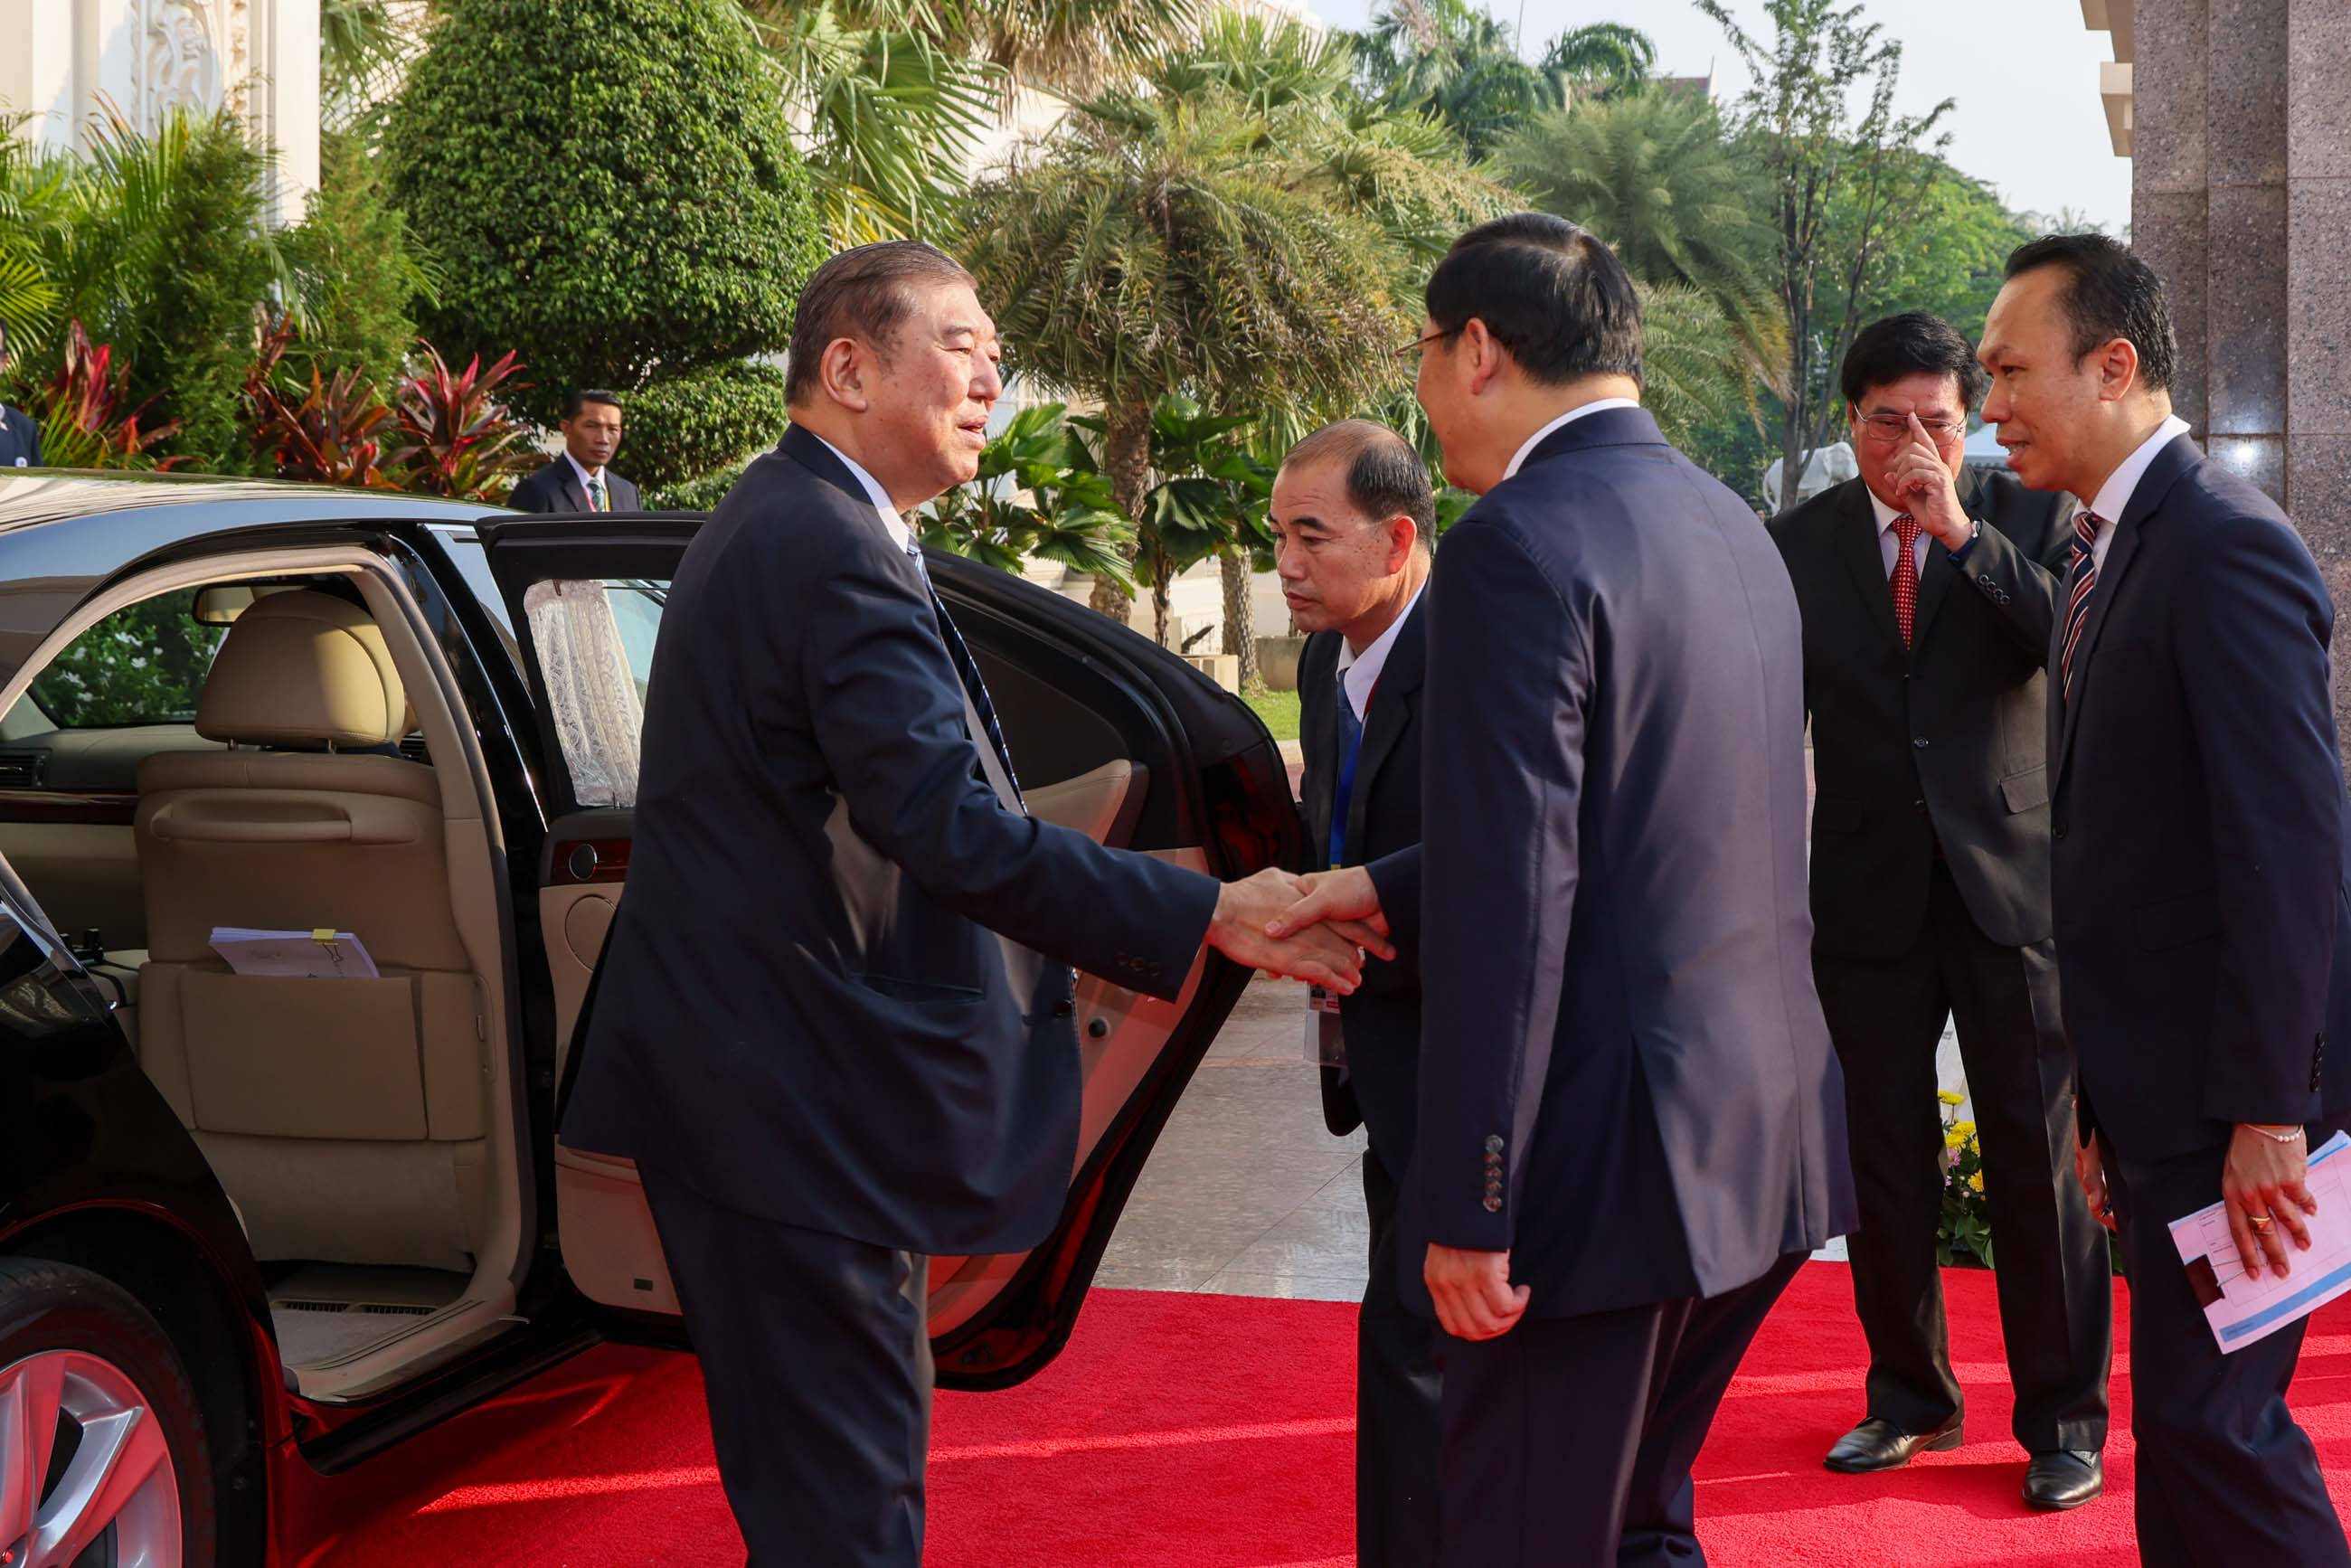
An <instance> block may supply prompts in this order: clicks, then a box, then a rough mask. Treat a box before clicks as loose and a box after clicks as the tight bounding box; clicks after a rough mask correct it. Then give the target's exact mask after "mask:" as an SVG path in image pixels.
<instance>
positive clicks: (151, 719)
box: [31, 588, 228, 729]
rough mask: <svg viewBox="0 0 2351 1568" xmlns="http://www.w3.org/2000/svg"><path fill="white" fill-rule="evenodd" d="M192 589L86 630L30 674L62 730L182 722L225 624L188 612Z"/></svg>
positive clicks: (191, 713) (190, 714)
mask: <svg viewBox="0 0 2351 1568" xmlns="http://www.w3.org/2000/svg"><path fill="white" fill-rule="evenodd" d="M196 592H197V591H196V590H195V589H193V588H184V589H182V590H180V591H178V592H175V593H166V594H162V595H159V596H158V597H156V598H153V599H147V600H141V601H140V602H138V603H137V604H133V605H130V606H128V607H126V608H124V609H121V610H118V611H116V612H114V613H113V614H111V615H110V616H108V617H107V618H106V619H105V620H103V621H100V622H99V623H98V624H97V625H95V626H92V627H91V628H90V629H89V631H87V632H83V633H82V634H81V635H80V636H78V637H77V638H75V639H74V640H73V642H72V643H69V644H68V645H67V647H66V651H65V652H64V653H60V654H58V655H57V658H55V659H54V660H52V661H50V664H49V666H48V668H47V669H45V670H43V671H42V672H41V673H40V674H39V675H37V676H36V677H35V678H34V681H33V685H32V692H31V695H32V698H33V700H34V702H36V703H37V704H38V705H39V706H40V708H41V711H42V712H43V713H44V714H46V715H47V716H48V719H49V722H50V723H52V724H54V725H56V726H57V727H58V728H60V729H100V728H108V727H117V726H121V725H134V724H188V723H191V722H193V720H194V718H195V716H196V694H197V693H199V692H201V691H203V690H204V676H205V674H206V673H207V672H209V671H210V670H211V669H212V667H213V655H214V653H218V652H219V651H220V645H221V639H222V638H223V637H225V636H226V635H227V634H228V628H227V627H225V626H207V625H204V623H203V622H199V621H197V620H195V619H194V618H193V615H192V614H191V611H192V609H193V605H194V603H195V597H196Z"/></svg>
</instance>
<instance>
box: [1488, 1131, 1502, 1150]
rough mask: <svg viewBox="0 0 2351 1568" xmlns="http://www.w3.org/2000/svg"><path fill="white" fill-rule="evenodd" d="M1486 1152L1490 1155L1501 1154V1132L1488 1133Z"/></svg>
mask: <svg viewBox="0 0 2351 1568" xmlns="http://www.w3.org/2000/svg"><path fill="white" fill-rule="evenodd" d="M1486 1152H1487V1153H1488V1154H1489V1155H1499V1154H1500V1153H1501V1152H1502V1134H1499V1133H1489V1134H1487V1135H1486Z"/></svg>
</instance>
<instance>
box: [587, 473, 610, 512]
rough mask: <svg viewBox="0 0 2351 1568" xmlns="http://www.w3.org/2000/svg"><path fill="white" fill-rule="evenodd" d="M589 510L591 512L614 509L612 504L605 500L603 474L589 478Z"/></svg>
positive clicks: (592, 475) (591, 475)
mask: <svg viewBox="0 0 2351 1568" xmlns="http://www.w3.org/2000/svg"><path fill="white" fill-rule="evenodd" d="M588 509H589V510H590V511H591V512H609V511H611V509H612V506H611V502H610V501H608V500H606V499H605V498H604V476H602V475H601V474H590V475H589V476H588Z"/></svg>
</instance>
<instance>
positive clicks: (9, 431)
mask: <svg viewBox="0 0 2351 1568" xmlns="http://www.w3.org/2000/svg"><path fill="white" fill-rule="evenodd" d="M40 465H41V426H40V423H39V422H37V420H35V419H34V418H33V416H32V415H31V414H29V413H26V412H25V411H24V410H23V409H21V408H5V407H0V468H38V467H39V466H40Z"/></svg>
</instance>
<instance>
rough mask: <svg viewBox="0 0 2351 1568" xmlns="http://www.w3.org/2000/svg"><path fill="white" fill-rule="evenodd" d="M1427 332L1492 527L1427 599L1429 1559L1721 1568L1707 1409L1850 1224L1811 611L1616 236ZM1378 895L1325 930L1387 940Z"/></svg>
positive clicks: (1426, 392) (1489, 234)
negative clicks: (1814, 903) (1815, 934)
mask: <svg viewBox="0 0 2351 1568" xmlns="http://www.w3.org/2000/svg"><path fill="white" fill-rule="evenodd" d="M1427 311H1428V319H1427V322H1426V326H1425V327H1424V328H1423V329H1422V333H1421V336H1420V340H1419V341H1418V343H1417V344H1416V348H1417V349H1418V351H1419V356H1420V362H1419V394H1420V402H1421V405H1422V407H1423V408H1424V409H1426V412H1427V414H1428V422H1429V427H1430V429H1431V430H1432V431H1433V432H1434V433H1435V434H1436V435H1437V440H1438V441H1439V442H1440V443H1442V444H1443V446H1444V449H1445V469H1446V474H1447V477H1448V478H1450V479H1451V480H1452V481H1453V482H1454V483H1455V484H1458V485H1459V486H1463V487H1464V488H1466V489H1469V490H1473V491H1476V492H1478V493H1479V496H1480V497H1481V498H1480V499H1479V502H1478V503H1477V505H1475V506H1474V507H1471V508H1470V509H1469V510H1468V512H1467V513H1466V514H1464V516H1463V517H1462V518H1461V520H1460V522H1459V523H1458V524H1456V525H1455V527H1454V528H1453V530H1452V531H1451V532H1450V533H1448V534H1447V536H1446V538H1445V542H1444V544H1443V546H1442V548H1441V549H1440V550H1439V552H1438V553H1439V554H1440V555H1441V556H1442V557H1443V560H1442V563H1441V566H1440V569H1439V570H1437V572H1436V573H1435V575H1434V576H1433V578H1432V579H1431V582H1432V587H1431V588H1430V591H1429V609H1430V612H1431V618H1430V622H1429V669H1428V680H1427V685H1426V690H1425V692H1424V694H1423V708H1422V711H1423V714H1424V716H1425V717H1424V720H1423V740H1422V754H1423V758H1424V762H1423V766H1424V768H1425V769H1426V778H1425V780H1424V784H1423V789H1424V791H1425V800H1424V802H1423V810H1424V816H1425V825H1426V835H1425V837H1424V839H1423V841H1422V846H1421V862H1422V873H1421V900H1420V904H1421V908H1420V933H1419V934H1420V942H1421V946H1420V951H1421V984H1422V990H1423V995H1424V998H1425V1017H1426V1020H1427V1032H1426V1039H1425V1040H1424V1042H1423V1049H1422V1053H1421V1067H1420V1097H1419V1098H1420V1105H1419V1123H1418V1138H1417V1141H1416V1145H1415V1149H1414V1154H1413V1166H1412V1173H1411V1175H1410V1176H1409V1177H1408V1178H1407V1180H1406V1183H1405V1200H1404V1211H1403V1215H1402V1218H1400V1220H1399V1225H1400V1228H1401V1231H1402V1235H1403V1236H1404V1238H1405V1246H1404V1247H1403V1248H1401V1249H1399V1250H1400V1252H1401V1254H1402V1257H1403V1259H1404V1260H1405V1263H1406V1264H1407V1267H1408V1268H1409V1265H1411V1264H1412V1263H1415V1262H1416V1263H1417V1264H1418V1267H1417V1268H1409V1273H1410V1276H1411V1279H1412V1281H1413V1282H1415V1283H1416V1284H1422V1285H1424V1286H1425V1288H1426V1291H1427V1292H1428V1294H1429V1297H1430V1300H1431V1302H1432V1304H1433V1306H1434V1308H1435V1311H1436V1314H1437V1321H1438V1322H1439V1323H1440V1324H1441V1325H1442V1326H1443V1328H1444V1330H1445V1332H1446V1333H1447V1335H1448V1336H1449V1337H1448V1338H1447V1340H1446V1341H1444V1342H1443V1344H1442V1349H1441V1353H1440V1359H1441V1362H1442V1364H1443V1368H1444V1392H1443V1437H1442V1452H1441V1456H1440V1459H1439V1463H1438V1482H1437V1487H1438V1494H1437V1495H1438V1503H1437V1510H1438V1512H1437V1528H1438V1538H1439V1539H1438V1552H1437V1557H1436V1559H1435V1561H1437V1562H1438V1563H1445V1564H1458V1565H1461V1568H1470V1565H1475V1568H1496V1565H1499V1564H1510V1563H1546V1564H1548V1563H1576V1564H1596V1563H1660V1564H1662V1563H1689V1562H1700V1561H1703V1553H1702V1552H1700V1551H1699V1548H1698V1538H1697V1535H1696V1532H1695V1528H1694V1524H1693V1519H1692V1512H1693V1495H1694V1492H1693V1487H1692V1483H1691V1479H1690V1465H1691V1463H1692V1461H1693V1460H1694V1459H1695V1458H1697V1455H1698V1448H1699V1445H1700V1444H1701V1443H1702V1442H1703V1441H1704V1440H1705V1437H1706V1433H1707V1428H1708V1426H1709V1425H1710V1424H1711V1423H1712V1421H1713V1418H1714V1412H1715V1409H1716V1407H1717V1406H1718V1405H1719V1403H1720V1400H1721V1398H1722V1395H1723V1392H1724V1390H1725V1389H1726V1388H1727V1387H1728V1386H1729V1382H1730V1377H1731V1375H1732V1373H1733V1372H1734V1371H1736V1370H1737V1368H1738V1365H1739V1361H1740V1357H1741V1356H1742V1355H1743V1354H1745V1352H1746V1349H1747V1345H1748V1343H1750V1341H1751V1340H1752V1338H1753V1337H1754V1334H1755V1331H1756V1329H1757V1328H1758V1327H1759V1326H1760V1325H1761V1322H1762V1320H1763V1317H1764V1314H1765V1313H1766V1312H1768V1311H1769V1310H1770V1308H1771V1303H1772V1302H1773V1301H1775V1300H1777V1299H1778V1297H1779V1294H1780V1292H1781V1291H1782V1289H1784V1288H1785V1286H1786V1284H1787V1282H1788V1281H1789V1279H1790V1278H1791V1277H1792V1275H1793V1274H1794V1272H1795V1270H1796V1269H1797V1267H1798V1265H1800V1264H1801V1263H1802V1261H1803V1259H1804V1256H1805V1255H1806V1254H1807V1253H1808V1252H1809V1251H1810V1250H1811V1249H1813V1248H1815V1247H1817V1246H1819V1245H1820V1244H1822V1243H1823V1242H1824V1241H1826V1240H1827V1239H1829V1238H1830V1237H1831V1236H1833V1235H1835V1234H1837V1233H1838V1232H1840V1231H1842V1230H1844V1229H1846V1228H1849V1227H1850V1225H1851V1223H1852V1218H1853V1183H1852V1175H1851V1172H1850V1170H1849V1169H1848V1167H1847V1165H1846V1159H1845V1148H1844V1136H1843V1132H1844V1099H1843V1092H1842V1086H1841V1082H1840V1079H1839V1075H1838V1071H1837V1065H1836V1060H1835V1057H1834V1054H1833V1053H1832V1051H1831V1050H1830V1047H1829V1039H1828V1030H1827V1027H1826V1025H1825V1024H1823V1021H1822V1019H1821V1008H1820V1000H1819V998H1818V997H1816V996H1815V995H1814V993H1813V975H1812V965H1811V957H1810V948H1811V945H1812V921H1811V919H1810V918H1809V917H1808V916H1807V915H1806V914H1805V912H1804V762H1803V744H1804V739H1803V730H1804V716H1803V649H1802V632H1801V627H1800V623H1799V619H1798V614H1797V610H1796V599H1795V595H1794V593H1793V592H1792V591H1790V589H1789V586H1788V574H1787V571H1786V570H1785V569H1784V568H1783V567H1782V565H1781V564H1780V559H1779V556H1778V554H1777V553H1776V552H1775V551H1774V550H1773V549H1772V548H1771V539H1770V538H1768V537H1767V536H1766V535H1765V533H1764V530H1763V527H1762V525H1761V523H1760V522H1759V521H1757V519H1756V517H1755V515H1754V513H1753V512H1752V511H1751V510H1750V509H1749V508H1748V507H1746V506H1744V505H1743V504H1741V502H1740V499H1739V497H1736V496H1734V495H1733V494H1731V492H1730V491H1729V490H1728V489H1726V488H1724V487H1723V486H1722V485H1720V484H1719V483H1718V482H1717V481H1715V480H1714V479H1712V478H1710V477H1708V476H1707V475H1706V474H1704V473H1702V472H1701V471H1699V470H1698V468H1697V467H1696V466H1695V465H1692V464H1691V463H1690V462H1689V460H1688V459H1687V458H1685V457H1683V456H1682V455H1680V454H1679V453H1677V452H1676V451H1675V450H1674V449H1673V448H1672V447H1671V446H1669V445H1667V444H1666V441H1665V439H1664V438H1663V437H1662V436H1661V435H1660V434H1658V431H1657V424H1656V420H1654V419H1652V418H1651V417H1650V416H1649V414H1648V413H1646V411H1644V410H1643V409H1642V408H1641V407H1640V404H1639V397H1640V392H1641V381H1640V377H1641V308H1640V300H1639V296H1638V295H1637V294H1636V293H1635V290H1634V287H1633V283H1632V279H1631V278H1630V277H1629V276H1627V275H1626V273H1625V269H1624V267H1623V265H1622V264H1621V263H1620V262H1619V261H1618V260H1617V259H1616V257H1615V256H1614V253H1612V252H1611V251H1610V250H1609V249H1608V247H1607V246H1605V245H1604V244H1602V243H1601V241H1600V240H1599V239H1598V238H1596V237H1595V236H1593V235H1591V234H1588V233H1586V232H1585V231H1583V229H1580V228H1578V227H1576V226H1575V225H1573V224H1570V223H1567V222H1565V221H1564V220H1562V219H1559V218H1554V217H1549V216H1544V215H1542V214H1519V215H1517V216H1514V217H1508V218H1502V219H1498V220H1496V221H1495V222H1493V223H1490V224H1487V225H1481V226H1479V227H1478V228H1476V229H1472V230H1471V231H1470V232H1469V233H1468V234H1467V235H1463V236H1462V237H1461V238H1460V239H1459V240H1458V241H1457V242H1456V243H1455V245H1454V246H1453V248H1452V250H1451V251H1450V252H1448V253H1447V256H1446V258H1445V259H1444V261H1443V262H1441V263H1440V264H1439V265H1438V267H1437V271H1436V274H1435V275H1434V276H1433V277H1431V278H1430V279H1429V283H1428V288H1427ZM1364 880H1365V879H1341V880H1339V881H1337V882H1334V883H1332V885H1331V886H1330V887H1328V888H1325V887H1323V886H1321V885H1318V887H1317V888H1316V890H1315V892H1314V893H1313V894H1310V895H1309V896H1308V898H1307V899H1306V900H1305V901H1304V904H1303V907H1302V908H1301V911H1300V912H1298V913H1300V914H1301V915H1313V914H1321V915H1356V914H1362V913H1364V905H1365V904H1366V903H1367V902H1369V901H1368V900H1367V899H1366V898H1365V897H1364V888H1363V887H1362V886H1361V885H1360V883H1362V882H1363V881H1364ZM1351 883H1353V884H1354V885H1353V886H1352V888H1351V887H1350V884H1351ZM1388 918H1389V921H1390V923H1391V925H1393V924H1394V923H1395V920H1396V918H1397V915H1396V913H1395V912H1391V913H1390V915H1389V916H1388Z"/></svg>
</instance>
